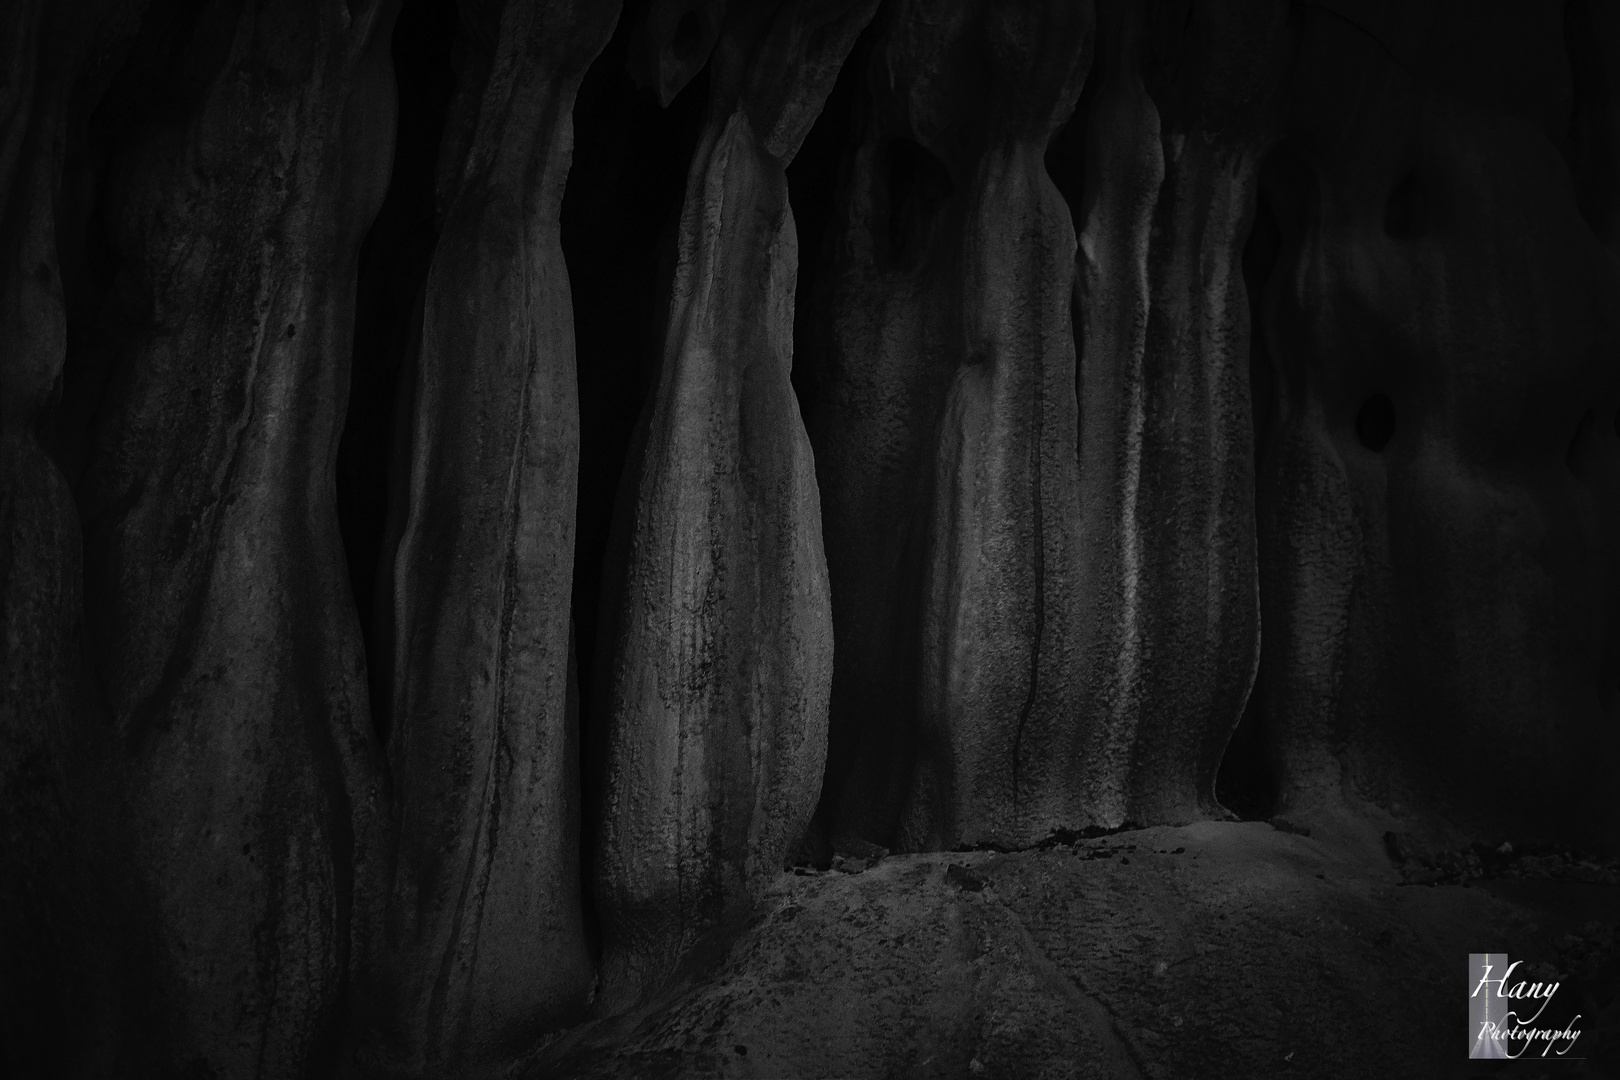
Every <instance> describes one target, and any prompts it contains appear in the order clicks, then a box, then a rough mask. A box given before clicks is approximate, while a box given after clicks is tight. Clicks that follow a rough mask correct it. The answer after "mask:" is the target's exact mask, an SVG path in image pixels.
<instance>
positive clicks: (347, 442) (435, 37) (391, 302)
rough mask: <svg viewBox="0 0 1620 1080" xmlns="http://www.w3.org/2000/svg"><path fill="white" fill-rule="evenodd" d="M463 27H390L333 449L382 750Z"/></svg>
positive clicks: (441, 4)
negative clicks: (399, 500)
mask: <svg viewBox="0 0 1620 1080" xmlns="http://www.w3.org/2000/svg"><path fill="white" fill-rule="evenodd" d="M457 20H458V11H457V5H456V2H455V0H406V2H405V4H404V6H403V7H401V9H400V12H399V18H398V20H397V22H396V23H395V24H394V39H393V42H392V50H393V61H394V73H395V81H396V83H397V86H398V102H399V120H398V127H397V131H396V135H395V144H394V166H393V172H392V175H391V176H390V178H389V183H388V194H387V195H386V197H385V198H384V199H383V204H382V207H381V208H380V209H379V210H378V212H377V220H376V221H375V222H373V223H372V226H371V229H370V231H369V232H368V233H367V234H366V238H365V241H364V242H363V243H362V244H361V247H360V260H359V268H360V269H359V278H358V281H357V284H356V291H355V307H354V357H353V363H352V367H351V369H350V376H349V401H348V411H347V413H346V415H345V417H344V421H343V434H342V436H341V438H340V440H339V442H338V454H337V468H336V474H337V475H336V481H337V507H338V526H339V528H340V529H341V531H342V534H343V548H344V555H345V557H346V559H347V562H348V571H349V587H350V589H351V590H352V592H353V594H354V602H355V609H356V611H358V612H359V615H360V629H361V635H362V638H363V640H364V643H365V647H366V656H367V658H368V664H367V670H368V674H369V677H370V682H371V687H370V689H371V703H372V721H373V723H374V724H375V725H376V728H377V734H378V737H379V738H382V739H384V740H385V741H386V739H387V737H388V731H389V720H390V716H389V713H390V708H389V703H390V696H391V693H390V685H389V683H390V681H391V679H390V671H391V667H392V664H391V660H392V647H393V643H392V640H391V638H392V633H391V632H390V620H389V618H388V615H389V613H390V612H391V610H392V604H391V598H390V597H389V596H387V595H386V592H387V589H386V581H387V577H388V575H387V573H386V570H387V566H386V565H385V563H388V564H391V563H392V556H393V553H392V552H391V551H390V552H385V551H384V550H383V549H384V544H385V536H386V534H387V529H386V523H387V521H388V511H389V507H388V499H389V491H390V487H391V484H392V486H393V487H395V488H400V487H401V486H402V485H401V480H402V479H403V478H402V477H399V476H393V477H391V476H390V470H391V468H393V467H394V466H393V465H392V459H393V457H394V452H395V447H394V445H393V444H394V441H395V430H394V429H395V425H396V415H397V413H398V412H399V404H400V403H399V401H398V400H397V399H398V396H399V395H400V394H401V393H404V394H407V395H408V394H409V393H410V382H409V381H408V380H403V379H402V378H401V372H402V369H403V368H404V366H405V354H406V351H407V347H408V345H409V342H410V338H411V336H412V333H413V332H414V330H415V328H416V326H415V320H416V319H418V318H420V312H419V310H418V309H417V296H418V294H419V293H420V292H421V290H422V287H423V285H424V283H425V282H426V280H427V273H428V267H429V265H430V264H431V263H432V261H433V248H434V245H435V244H436V243H437V241H438V227H437V225H436V223H435V220H434V180H435V170H436V169H437V166H438V157H439V143H440V141H441V138H442V135H443V132H444V124H445V116H446V114H447V112H448V110H449V105H450V95H451V93H452V92H453V91H454V89H455V75H454V73H453V72H452V70H451V65H450V53H451V45H452V42H453V41H454V39H455V36H456V28H457ZM405 404H407V405H408V404H409V401H408V400H407V401H406V402H405ZM402 463H403V462H401V464H402ZM380 570H381V571H383V573H382V575H381V577H382V580H383V581H384V588H382V589H379V588H378V582H379V571H380ZM379 609H381V611H382V613H381V616H380V617H379V614H378V612H379Z"/></svg>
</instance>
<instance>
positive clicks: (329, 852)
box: [46, 0, 393, 1076]
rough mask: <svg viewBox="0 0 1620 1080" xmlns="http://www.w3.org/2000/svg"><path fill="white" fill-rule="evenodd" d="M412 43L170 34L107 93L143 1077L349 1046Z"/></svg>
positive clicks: (90, 477)
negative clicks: (353, 401) (392, 201)
mask: <svg viewBox="0 0 1620 1080" xmlns="http://www.w3.org/2000/svg"><path fill="white" fill-rule="evenodd" d="M392 19H393V7H392V5H391V4H389V3H387V2H365V3H355V2H352V0H349V2H344V0H323V2H320V3H309V2H305V0H280V2H270V3H264V4H258V5H216V6H212V7H208V8H206V9H204V10H202V11H201V12H199V13H198V14H197V21H196V23H195V25H187V24H186V22H185V21H184V20H180V21H178V22H177V21H175V20H174V19H167V20H157V19H154V20H153V21H151V22H150V23H149V25H148V26H147V27H146V28H145V29H144V30H143V34H146V35H150V36H152V37H153V38H155V40H156V41H158V42H162V41H163V40H164V39H163V35H174V36H175V37H176V38H177V39H178V40H172V41H170V42H169V43H168V47H163V46H161V45H160V46H158V47H157V48H152V47H151V46H152V44H153V42H152V40H149V41H148V51H147V52H145V53H143V54H142V55H141V56H140V57H138V58H137V59H136V60H132V61H131V63H132V65H135V66H132V67H131V68H129V69H127V70H126V72H125V74H124V76H123V78H124V79H125V81H124V82H122V83H119V84H115V86H114V87H113V89H112V90H111V91H109V94H108V100H109V102H111V105H110V107H111V108H112V109H113V110H114V111H115V112H117V110H119V109H121V108H126V107H129V106H131V105H134V106H136V112H135V113H134V114H133V116H132V117H131V118H130V119H129V120H128V121H127V125H128V126H127V130H122V131H120V132H119V136H120V140H119V145H120V151H119V153H118V154H117V156H116V158H115V160H114V162H113V165H112V170H111V180H110V181H109V183H110V185H111V186H110V188H109V191H108V194H107V209H106V214H107V222H108V231H109V234H110V239H111V243H112V246H113V248H114V249H115V251H116V252H117V254H118V256H119V257H121V259H122V260H123V267H124V269H123V270H122V271H121V273H123V274H125V275H128V281H129V282H130V283H131V287H132V288H133V289H135V290H137V291H139V292H140V293H141V294H142V295H144V296H145V298H146V300H147V302H148V305H149V306H148V308H147V311H148V317H147V318H146V319H145V320H144V323H143V325H142V326H141V328H140V329H139V330H138V331H137V332H136V333H135V335H134V339H133V340H132V341H131V342H129V344H128V346H127V348H126V349H125V351H124V352H123V353H122V354H121V355H120V356H119V358H118V361H117V366H116V370H114V372H113V373H112V375H111V376H110V378H109V381H108V384H107V389H106V392H105V396H104V397H103V399H102V401H101V403H100V412H99V414H98V417H97V421H96V425H95V427H94V429H93V439H94V443H93V447H92V449H91V452H90V454H89V459H88V464H87V466H86V469H85V472H84V474H83V478H82V481H81V484H80V490H79V500H80V506H81V510H82V512H83V515H84V521H85V525H84V529H85V565H86V585H85V607H86V621H87V626H88V630H89V635H90V638H91V641H92V643H93V655H94V658H95V661H96V668H97V674H98V676H99V683H100V688H101V690H102V692H103V694H104V696H105V699H106V702H107V704H108V705H109V706H110V709H111V712H112V722H111V726H109V727H107V728H105V729H104V730H103V731H102V732H101V733H100V735H101V738H102V740H103V741H104V744H105V745H104V746H103V747H101V748H100V749H99V750H98V754H99V755H101V756H102V757H104V758H106V759H107V762H106V764H107V772H108V774H109V784H110V785H111V786H110V789H109V790H107V791H104V792H100V793H98V795H99V796H100V798H101V799H102V800H103V802H104V806H105V817H104V818H103V820H101V821H100V822H98V828H99V829H100V830H101V831H102V832H103V834H104V836H105V839H106V845H105V849H106V850H107V851H108V852H109V853H110V854H109V858H110V859H111V860H112V861H111V863H110V864H109V865H108V866H107V867H105V872H106V874H107V875H108V877H109V879H110V880H111V882H112V884H111V886H110V887H111V889H112V892H113V895H114V897H115V900H114V903H115V904H116V905H118V906H119V908H120V909H121V916H120V917H121V918H122V919H124V920H125V922H126V923H127V925H128V926H130V927H139V928H140V930H139V931H134V930H131V931H130V932H129V933H128V934H127V936H125V937H123V938H121V939H120V941H119V943H118V946H117V947H118V948H120V949H121V950H125V951H124V952H123V953H122V963H123V965H124V967H125V971H124V973H123V974H122V978H123V979H125V980H128V981H127V983H126V984H125V985H128V986H129V987H130V988H131V991H130V993H129V995H128V997H127V1000H126V1001H125V1002H124V1007H125V1024H126V1030H125V1031H124V1032H123V1033H122V1035H121V1042H119V1043H118V1044H117V1045H118V1048H119V1053H120V1054H121V1057H120V1059H119V1060H118V1061H117V1063H116V1067H115V1068H114V1069H113V1071H114V1072H116V1073H117V1074H119V1075H138V1074H145V1073H146V1072H148V1071H151V1072H154V1073H163V1074H175V1073H182V1072H185V1073H192V1072H195V1073H196V1074H199V1075H201V1074H205V1073H206V1074H209V1075H214V1074H218V1075H228V1076H285V1075H294V1074H301V1073H304V1072H306V1071H308V1070H311V1069H318V1068H321V1067H323V1066H322V1062H326V1063H328V1064H329V1063H330V1061H331V1056H332V1053H333V1050H334V1047H335V1043H336V1041H337V1039H338V1038H340V1036H341V1026H340V1025H341V1022H342V1013H341V994H342V989H343V985H344V978H345V968H346V964H347V960H348V951H349V949H348V944H349V943H348V914H349V909H350V905H351V902H352V895H353V890H352V883H353V880H354V878H355V877H357V876H359V875H360V874H362V873H363V871H364V867H365V866H366V865H367V863H368V862H369V860H371V859H373V858H375V857H376V855H377V849H376V838H377V835H376V834H377V820H376V800H377V794H378V792H377V773H376V765H377V763H376V761H375V748H374V746H373V744H372V741H371V737H370V731H371V725H370V716H369V712H368V708H367V703H366V695H365V677H364V670H363V662H362V658H361V650H360V644H359V636H358V632H357V631H358V628H357V622H356V617H355V613H354V611H353V607H352V604H351V603H350V600H349V590H348V585H347V582H346V580H345V575H344V571H343V566H344V563H343V555H342V551H341V547H340V541H339V537H338V532H337V524H336V520H335V514H334V503H333V499H334V496H333V474H332V463H333V455H334V453H335V450H336V445H337V438H338V430H337V421H338V417H340V416H341V415H342V413H343V402H344V396H345V393H346V378H347V363H348V355H349V348H350V342H351V336H352V330H351V322H352V311H351V308H352V303H353V293H354V274H355V260H356V253H357V250H358V247H359V244H360V240H361V237H362V236H363V235H364V233H365V230H366V228H367V226H368V224H369V223H370V220H371V217H372V215H373V214H374V213H375V212H376V209H377V206H378V205H379V203H380V201H381V198H382V195H383V186H384V184H385V183H386V181H387V176H388V163H389V156H390V152H391V141H392V132H393V117H392V112H393V104H392V103H393V82H392V74H391V69H390V63H389V54H388V41H389V34H390V29H391V25H392ZM171 49H172V56H170V57H169V60H168V62H167V63H156V62H154V59H153V57H154V56H156V57H158V58H159V59H163V58H164V57H165V56H166V55H168V54H170V50H171ZM140 65H145V66H144V67H143V66H140ZM154 87H155V90H156V92H155V95H154V96H155V97H156V98H157V100H158V102H159V107H157V108H154V109H151V110H150V111H147V112H144V113H142V112H141V111H139V102H140V101H142V100H143V98H142V95H143V94H147V95H153V93H154ZM144 100H150V98H146V99H144ZM120 115H122V114H120ZM46 220H47V221H48V220H49V219H48V218H47V219H46Z"/></svg>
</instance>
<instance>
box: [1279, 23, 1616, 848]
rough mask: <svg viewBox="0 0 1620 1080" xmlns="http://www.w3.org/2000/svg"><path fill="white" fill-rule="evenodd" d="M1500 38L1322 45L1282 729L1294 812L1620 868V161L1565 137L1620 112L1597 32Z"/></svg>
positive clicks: (1346, 30) (1282, 540) (1290, 458)
mask: <svg viewBox="0 0 1620 1080" xmlns="http://www.w3.org/2000/svg"><path fill="white" fill-rule="evenodd" d="M1491 11H1492V12H1493V13H1494V14H1493V15H1492V17H1490V18H1484V17H1481V18H1479V19H1476V18H1475V16H1474V14H1473V13H1472V12H1468V13H1464V12H1463V11H1462V10H1461V9H1459V8H1455V7H1451V6H1446V5H1436V6H1434V7H1433V8H1424V9H1422V10H1421V11H1417V12H1414V13H1413V14H1412V15H1410V16H1409V17H1408V18H1407V19H1406V21H1405V22H1399V21H1395V22H1391V23H1390V24H1388V25H1386V26H1382V27H1379V28H1378V29H1379V32H1380V33H1381V34H1382V38H1381V39H1375V38H1372V37H1369V36H1368V35H1367V33H1366V32H1364V31H1362V30H1359V29H1357V28H1356V27H1354V26H1352V25H1349V24H1348V23H1347V22H1346V21H1345V20H1344V18H1342V17H1340V16H1337V15H1332V14H1328V13H1315V14H1310V15H1307V16H1306V17H1304V18H1303V19H1302V22H1301V25H1302V41H1301V46H1300V49H1301V51H1300V56H1299V61H1298V65H1299V66H1298V70H1297V73H1296V75H1295V77H1294V80H1293V85H1294V90H1295V92H1294V96H1293V99H1292V103H1291V109H1290V113H1289V119H1288V141H1287V142H1286V143H1285V144H1284V145H1283V146H1282V147H1281V148H1280V150H1279V153H1278V156H1277V158H1276V160H1275V164H1274V166H1273V167H1272V168H1271V169H1270V172H1269V174H1268V175H1269V179H1268V181H1267V183H1268V189H1269V193H1270V194H1271V196H1272V203H1273V205H1274V206H1275V208H1276V211H1275V212H1276V218H1277V221H1278V224H1279V227H1280V253H1279V255H1278V257H1277V264H1276V268H1275V269H1274V270H1273V272H1272V274H1271V276H1270V278H1269V281H1268V284H1267V287H1266V294H1265V306H1264V311H1265V316H1264V317H1265V323H1266V333H1267V334H1268V339H1267V343H1266V344H1267V352H1268V354H1269V356H1270V358H1271V363H1272V365H1273V366H1274V369H1275V372H1276V379H1275V383H1276V386H1277V393H1278V405H1277V412H1278V417H1279V419H1278V421H1277V423H1276V427H1275V430H1274V432H1273V434H1272V436H1271V442H1270V446H1269V449H1268V451H1267V453H1266V456H1265V459H1264V462H1263V465H1262V474H1261V475H1262V479H1261V488H1262V491H1263V492H1264V497H1263V499H1262V515H1261V520H1262V522H1264V532H1265V535H1266V537H1267V540H1266V545H1267V547H1266V553H1265V554H1264V555H1263V558H1262V565H1263V566H1265V567H1266V577H1265V580H1264V581H1263V582H1262V591H1263V593H1265V594H1266V596H1267V601H1266V603H1267V614H1266V626H1267V627H1268V630H1267V635H1268V637H1267V641H1268V645H1267V649H1266V653H1265V657H1266V659H1265V663H1266V664H1267V676H1266V680H1265V681H1266V684H1267V686H1268V690H1269V698H1268V700H1267V702H1266V703H1265V704H1266V707H1267V708H1268V710H1269V715H1270V716H1271V717H1273V718H1274V719H1273V720H1272V721H1271V723H1273V724H1274V725H1275V727H1276V728H1277V730H1278V739H1277V743H1276V746H1277V753H1278V755H1279V758H1280V767H1281V773H1282V777H1283V781H1284V784H1285V792H1284V794H1285V797H1286V799H1287V801H1288V803H1289V804H1290V805H1292V806H1293V807H1295V808H1296V809H1298V810H1300V811H1303V810H1304V809H1305V808H1307V807H1328V806H1332V805H1334V804H1336V803H1338V802H1339V801H1341V800H1343V799H1348V800H1349V801H1350V802H1351V803H1352V804H1358V803H1360V802H1361V801H1362V800H1370V801H1372V802H1374V803H1376V804H1378V805H1380V806H1383V807H1385V808H1387V809H1390V810H1392V811H1394V812H1395V813H1396V814H1397V815H1398V816H1401V815H1404V816H1407V817H1408V818H1410V819H1411V820H1412V821H1414V822H1419V823H1422V825H1423V827H1424V828H1429V829H1432V830H1436V831H1442V830H1444V829H1447V828H1461V829H1463V830H1465V832H1466V834H1467V835H1478V834H1480V833H1481V832H1489V831H1499V832H1500V831H1508V830H1512V831H1515V832H1516V833H1518V834H1522V835H1535V836H1541V837H1544V838H1552V837H1556V838H1559V839H1562V840H1563V841H1565V842H1569V843H1574V844H1577V845H1580V846H1584V847H1587V848H1590V849H1594V850H1612V849H1613V846H1614V843H1615V840H1614V837H1615V835H1616V832H1615V823H1616V821H1617V814H1620V804H1617V803H1616V801H1615V799H1614V798H1613V796H1612V787H1611V785H1610V784H1609V780H1608V777H1609V775H1610V774H1611V773H1612V768H1613V766H1612V762H1613V761H1614V760H1615V757H1616V753H1617V750H1620V743H1617V741H1616V740H1617V739H1620V728H1617V727H1616V725H1615V723H1614V721H1613V717H1614V709H1615V707H1616V697H1615V695H1616V687H1617V679H1620V671H1617V666H1616V663H1617V659H1620V656H1617V652H1616V650H1617V648H1620V630H1617V622H1616V619H1617V617H1620V608H1617V603H1620V579H1617V577H1616V572H1615V560H1614V555H1613V552H1614V551H1615V550H1616V549H1617V545H1620V438H1617V433H1616V432H1617V428H1616V419H1615V417H1616V408H1617V405H1620V365H1617V364H1616V362H1615V357H1616V355H1617V354H1620V337H1617V334H1620V323H1617V321H1616V320H1617V313H1620V302H1617V301H1620V261H1617V258H1616V251H1615V249H1614V248H1613V247H1611V246H1607V245H1606V244H1605V243H1604V242H1603V241H1604V234H1603V233H1602V232H1601V231H1597V232H1595V231H1594V229H1598V230H1602V229H1604V228H1606V227H1607V226H1606V218H1604V217H1603V214H1602V207H1601V205H1598V206H1596V207H1593V206H1592V204H1590V202H1589V203H1588V207H1587V214H1586V215H1585V216H1583V214H1582V206H1581V203H1580V201H1579V199H1578V190H1579V189H1581V188H1584V189H1586V190H1587V191H1591V190H1592V188H1591V184H1592V177H1591V170H1592V169H1593V168H1595V167H1597V165H1596V162H1599V161H1602V160H1604V159H1605V157H1606V155H1609V154H1612V152H1613V150H1612V147H1613V146H1614V145H1615V144H1614V141H1613V132H1612V129H1604V128H1603V126H1602V125H1601V124H1597V123H1595V122H1594V123H1592V124H1590V126H1588V127H1586V128H1584V129H1583V128H1581V127H1580V126H1576V127H1575V129H1574V130H1572V129H1571V125H1570V117H1571V115H1572V113H1573V114H1574V115H1575V116H1576V117H1577V118H1580V117H1583V116H1589V115H1590V114H1591V113H1594V112H1601V110H1604V109H1608V108H1611V107H1612V106H1610V105H1608V104H1607V101H1608V99H1607V98H1605V97H1604V93H1605V89H1604V86H1603V84H1602V83H1601V82H1600V81H1599V80H1598V79H1597V78H1596V77H1595V76H1594V75H1593V74H1592V73H1591V72H1590V71H1589V70H1588V71H1585V72H1583V73H1582V74H1580V75H1579V76H1578V77H1575V76H1572V68H1571V61H1570V59H1569V55H1568V52H1567V50H1568V49H1570V48H1571V47H1572V42H1574V41H1576V38H1575V37H1574V36H1573V35H1576V34H1578V33H1579V30H1578V28H1576V27H1574V26H1573V25H1572V26H1570V27H1566V26H1565V25H1563V21H1562V20H1561V19H1559V18H1558V17H1557V15H1558V13H1557V12H1554V11H1551V10H1546V11H1540V12H1538V13H1534V14H1533V13H1531V12H1529V11H1527V10H1524V9H1516V8H1510V7H1505V6H1504V7H1497V8H1492V9H1491ZM1510 55H1511V56H1513V57H1514V58H1515V63H1514V66H1513V68H1512V72H1513V74H1512V76H1511V77H1507V76H1504V75H1502V71H1503V70H1504V68H1503V65H1504V64H1505V63H1506V62H1507V57H1509V56H1510ZM1576 70H1579V68H1578V67H1577V69H1576ZM1571 159H1573V160H1575V161H1576V162H1577V167H1576V168H1575V169H1574V170H1573V171H1572V169H1571V166H1570V160H1571ZM1583 161H1584V162H1586V164H1584V165H1583V164H1580V162H1583ZM1604 167H1606V166H1604ZM1610 198H1612V196H1610ZM1485 582H1489V583H1490V584H1489V585H1488V586H1487V585H1485V584H1484V583H1485ZM1273 641H1275V642H1276V646H1275V648H1274V647H1273V646H1272V645H1271V644H1270V642H1273ZM1510 791H1511V792H1512V794H1511V795H1510V796H1508V795H1506V794H1505V793H1507V792H1510Z"/></svg>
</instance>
